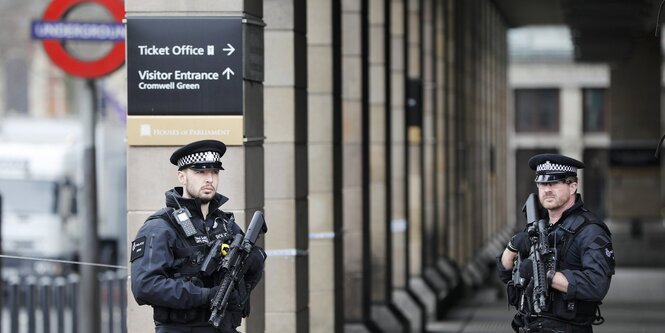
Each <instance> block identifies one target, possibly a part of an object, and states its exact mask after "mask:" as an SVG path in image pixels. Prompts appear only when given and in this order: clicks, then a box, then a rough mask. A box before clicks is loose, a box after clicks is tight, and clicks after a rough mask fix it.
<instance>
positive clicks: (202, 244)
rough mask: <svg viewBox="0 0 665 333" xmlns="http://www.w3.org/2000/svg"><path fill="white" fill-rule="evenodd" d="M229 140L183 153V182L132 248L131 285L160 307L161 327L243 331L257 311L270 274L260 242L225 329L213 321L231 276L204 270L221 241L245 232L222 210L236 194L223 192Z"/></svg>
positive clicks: (178, 161) (176, 158) (156, 311)
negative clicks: (261, 286) (252, 302)
mask: <svg viewBox="0 0 665 333" xmlns="http://www.w3.org/2000/svg"><path fill="white" fill-rule="evenodd" d="M225 152H226V146H225V145H224V143H222V142H220V141H215V140H203V141H197V142H193V143H190V144H188V145H186V146H184V147H181V148H180V149H178V150H176V151H175V152H174V153H173V155H172V156H171V159H170V161H171V163H173V164H174V165H176V166H177V167H178V181H179V182H180V184H182V187H175V188H173V189H171V190H169V191H167V192H166V207H165V208H162V209H161V210H159V211H157V212H155V213H154V214H153V215H151V216H150V217H149V218H148V219H147V221H146V222H145V224H143V226H142V227H141V228H140V230H139V231H138V233H137V235H136V238H135V240H134V241H133V242H132V248H131V257H130V261H131V288H132V293H133V294H134V298H135V299H136V301H137V302H138V304H140V305H144V304H148V305H150V306H152V307H153V319H154V321H155V326H156V327H155V332H157V333H167V332H168V333H172V332H176V333H180V332H197V333H208V332H211V333H212V332H220V331H221V332H223V333H235V332H237V331H236V328H237V327H238V326H239V325H240V323H241V320H242V319H241V318H242V317H246V316H247V315H249V293H250V292H251V290H252V289H253V288H254V287H255V286H256V284H257V283H258V282H259V280H260V279H261V276H262V274H263V265H264V260H265V252H263V250H262V249H261V248H260V247H258V246H255V247H254V250H253V251H252V252H250V255H249V257H248V259H247V265H248V270H247V273H246V275H245V276H244V279H241V281H239V283H238V284H237V286H238V287H237V288H236V290H234V291H233V293H232V295H231V297H230V301H229V306H228V308H227V312H226V315H225V316H224V320H223V322H222V325H221V327H220V329H219V330H217V329H215V328H214V327H213V326H211V325H210V324H208V319H209V318H210V302H211V299H212V298H213V297H214V295H215V293H216V292H217V290H219V283H220V281H221V280H222V279H223V276H221V275H222V274H223V273H221V272H219V271H217V272H215V273H213V274H211V275H210V276H204V275H203V273H200V272H199V269H200V267H201V264H202V262H203V260H204V259H205V257H206V255H207V253H208V252H209V250H210V246H211V245H212V243H214V241H215V240H216V239H223V240H224V241H225V242H227V243H230V242H231V241H232V240H233V236H234V235H236V234H237V233H242V230H241V229H240V227H239V226H238V225H237V224H236V223H235V219H234V216H233V214H232V213H227V212H224V211H222V210H220V209H219V207H220V206H221V205H222V204H224V203H225V202H226V201H227V200H228V198H226V197H224V196H223V195H221V194H219V193H217V187H218V184H219V170H224V169H223V168H222V163H221V161H220V158H221V157H222V156H223V155H224V153H225Z"/></svg>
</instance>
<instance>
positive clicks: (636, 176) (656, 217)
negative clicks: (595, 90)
mask: <svg viewBox="0 0 665 333" xmlns="http://www.w3.org/2000/svg"><path fill="white" fill-rule="evenodd" d="M661 95H662V51H661V44H660V39H659V38H654V37H653V35H651V34H648V33H646V32H645V33H644V34H643V35H641V36H639V38H637V40H636V43H635V46H634V49H633V52H632V53H631V54H630V55H629V56H628V58H627V59H625V60H624V61H622V62H619V63H616V64H613V66H612V67H611V71H610V88H609V101H610V103H609V105H610V107H609V110H610V116H609V135H610V148H609V149H610V151H609V156H610V158H609V168H608V184H607V185H608V186H607V191H606V194H607V203H606V206H607V207H608V220H609V222H610V225H609V227H610V229H612V230H613V231H617V232H615V235H614V237H613V238H614V239H616V241H615V243H617V245H616V247H617V248H619V247H620V246H621V248H630V249H634V253H650V251H651V249H650V248H649V247H648V246H647V245H646V244H648V242H647V241H646V239H645V238H643V235H644V234H650V233H654V232H659V230H660V228H659V227H658V224H657V223H656V222H660V221H661V220H662V211H661V208H662V204H663V201H662V197H661V193H662V192H661V170H660V164H659V163H658V162H659V161H658V160H656V159H654V158H653V156H654V155H653V154H654V149H655V145H656V142H657V140H658V139H659V138H660V137H661V135H662V134H663V133H662V132H661V130H662V129H661V127H660V126H661ZM660 155H661V156H662V155H663V150H662V149H661V152H660ZM661 161H662V158H661ZM614 223H616V224H614ZM628 230H631V231H632V235H630V236H629V235H628ZM646 257H648V256H646ZM646 257H645V256H642V257H639V256H629V255H624V256H623V257H620V256H617V262H619V263H621V264H629V265H648V264H651V263H650V262H646V261H644V259H643V258H646ZM622 261H626V262H622Z"/></svg>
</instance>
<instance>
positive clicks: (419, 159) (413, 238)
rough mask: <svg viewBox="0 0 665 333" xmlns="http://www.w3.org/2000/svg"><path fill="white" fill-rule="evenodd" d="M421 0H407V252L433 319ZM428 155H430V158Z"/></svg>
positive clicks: (414, 287) (412, 280) (412, 279)
mask: <svg viewBox="0 0 665 333" xmlns="http://www.w3.org/2000/svg"><path fill="white" fill-rule="evenodd" d="M421 3H422V2H420V1H413V0H410V1H408V4H407V10H408V11H407V24H408V30H407V45H408V46H407V59H408V64H407V78H408V82H409V83H408V85H409V86H408V87H409V88H408V90H409V92H408V97H407V106H408V109H407V116H406V117H407V123H408V124H407V126H408V132H407V133H408V134H407V141H408V145H407V156H408V157H407V160H408V166H407V168H408V169H407V170H408V180H407V184H408V185H407V186H408V187H407V193H408V194H407V201H408V213H407V214H408V234H409V238H408V244H409V245H408V253H409V289H410V290H411V291H413V292H414V294H415V295H416V297H417V298H418V299H419V301H420V302H421V303H422V304H424V305H425V309H424V310H425V312H426V316H427V317H430V318H431V317H434V315H435V313H436V296H435V295H434V292H432V290H430V288H429V286H428V285H427V284H426V282H425V280H423V278H422V274H423V271H424V269H425V259H426V256H425V251H426V249H425V242H424V239H423V236H424V232H425V229H424V228H425V217H426V216H425V215H424V214H425V207H429V206H428V205H427V204H426V201H427V200H431V196H426V191H425V190H426V189H425V187H424V186H425V183H424V179H425V178H424V177H425V175H424V167H425V166H424V165H423V160H424V156H423V149H424V148H423V126H425V125H431V124H427V121H431V119H427V120H425V115H424V113H425V112H424V109H425V107H426V105H427V107H429V108H431V105H429V104H426V103H428V102H427V101H426V97H425V96H428V95H426V94H425V93H424V90H425V89H428V88H429V87H427V86H426V85H427V82H425V81H424V79H423V56H422V53H421V51H422V49H423V48H424V45H423V44H424V41H423V35H422V29H424V28H423V26H424V25H426V24H427V23H425V22H423V17H422V16H421V8H420V4H421ZM428 156H429V155H428Z"/></svg>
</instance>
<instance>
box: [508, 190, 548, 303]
mask: <svg viewBox="0 0 665 333" xmlns="http://www.w3.org/2000/svg"><path fill="white" fill-rule="evenodd" d="M522 211H523V212H524V213H525V214H526V220H527V233H528V234H529V239H530V240H531V249H530V251H529V257H528V259H530V260H531V264H532V265H533V267H532V272H533V277H532V278H531V280H530V281H527V280H526V279H525V278H524V277H522V276H521V274H520V268H521V266H522V264H523V262H524V260H525V259H527V258H521V256H518V257H517V263H516V264H515V267H513V278H512V280H513V284H514V285H515V286H516V287H518V288H520V289H522V290H523V291H529V290H530V291H532V293H531V295H530V297H529V295H528V293H526V292H525V294H524V295H522V298H521V299H522V301H521V302H520V305H519V307H520V308H521V310H524V304H523V302H524V301H525V299H524V298H525V297H526V301H527V302H528V304H530V305H531V309H532V310H533V312H535V313H536V314H539V313H541V312H542V311H543V310H547V305H548V304H547V297H548V295H549V283H548V279H547V272H548V271H549V270H552V271H555V270H556V248H550V247H549V246H548V242H547V232H546V229H547V221H545V220H544V219H541V218H540V217H539V214H538V211H539V209H538V199H537V197H536V195H535V194H534V193H531V194H529V197H528V198H527V199H526V203H524V207H523V208H522ZM525 284H527V285H525ZM529 298H530V299H529Z"/></svg>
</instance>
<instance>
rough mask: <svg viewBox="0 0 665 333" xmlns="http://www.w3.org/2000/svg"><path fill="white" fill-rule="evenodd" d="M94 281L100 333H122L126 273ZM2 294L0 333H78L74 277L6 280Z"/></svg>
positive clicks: (76, 281)
mask: <svg viewBox="0 0 665 333" xmlns="http://www.w3.org/2000/svg"><path fill="white" fill-rule="evenodd" d="M98 278H99V297H98V299H99V302H100V305H101V311H102V313H101V326H102V327H101V328H100V329H101V331H100V333H126V332H127V325H126V321H127V320H126V319H127V312H126V308H127V290H126V288H127V274H126V271H124V270H119V271H117V272H116V271H106V272H103V273H100V274H99V275H98ZM2 290H3V294H4V295H2V300H3V302H2V307H1V309H2V311H1V312H0V314H1V315H2V320H1V321H0V322H1V323H2V327H1V328H0V331H1V332H2V333H5V332H7V333H9V332H11V333H79V332H78V329H77V323H78V318H77V316H78V311H77V310H78V308H77V307H78V297H79V295H78V290H79V276H78V274H70V275H67V276H49V275H41V276H39V275H25V276H19V275H15V276H6V277H3V279H2ZM81 333H83V332H81Z"/></svg>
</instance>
